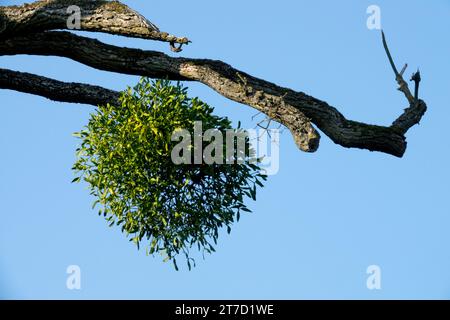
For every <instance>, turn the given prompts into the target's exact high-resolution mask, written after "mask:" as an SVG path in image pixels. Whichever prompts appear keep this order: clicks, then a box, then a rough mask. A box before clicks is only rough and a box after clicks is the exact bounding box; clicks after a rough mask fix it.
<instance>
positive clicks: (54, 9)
mask: <svg viewBox="0 0 450 320" xmlns="http://www.w3.org/2000/svg"><path fill="white" fill-rule="evenodd" d="M70 6H77V7H79V8H80V9H81V12H80V13H81V19H80V27H81V29H80V30H83V31H96V32H105V33H110V34H118V35H122V36H128V37H135V38H143V39H151V40H159V41H166V42H171V43H180V44H187V43H189V40H188V39H187V38H186V37H182V38H179V37H176V36H173V35H170V34H168V33H167V32H161V31H160V30H159V29H158V27H157V26H155V25H154V24H153V23H151V22H150V21H148V20H147V19H146V18H144V17H143V16H142V15H140V14H139V13H137V12H136V11H134V10H132V9H130V8H129V7H128V6H126V5H124V4H122V3H120V2H118V1H104V0H90V1H86V0H43V1H36V2H33V3H31V4H25V5H21V6H10V7H0V37H3V38H6V37H10V36H12V35H19V34H29V33H31V32H33V33H34V32H42V31H48V30H56V29H69V27H68V24H67V22H68V20H69V17H70V16H71V14H72V13H73V12H71V11H70V10H69V11H68V8H69V7H70Z"/></svg>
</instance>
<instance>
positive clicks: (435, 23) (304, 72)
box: [0, 0, 450, 299]
mask: <svg viewBox="0 0 450 320" xmlns="http://www.w3.org/2000/svg"><path fill="white" fill-rule="evenodd" d="M22 2H23V1H3V0H2V1H0V3H1V4H2V5H11V4H19V3H22ZM124 2H125V3H127V4H129V5H130V6H132V7H133V8H134V9H136V10H138V11H140V12H141V13H142V14H144V15H145V16H146V17H147V18H149V19H150V20H151V21H152V22H154V23H155V24H157V25H158V26H159V27H160V28H161V29H162V30H165V31H168V32H171V33H174V34H177V35H181V36H184V35H186V36H189V38H191V39H192V40H193V43H192V44H191V45H189V46H188V47H186V48H185V50H184V51H183V53H182V54H181V55H182V56H189V57H205V58H212V59H221V60H224V61H226V62H228V63H230V64H232V65H233V66H235V67H237V68H239V69H241V70H243V71H246V72H248V73H250V74H253V75H255V76H258V77H261V78H264V79H267V80H270V81H272V82H275V83H277V84H279V85H283V86H287V87H290V88H293V89H296V90H301V91H304V92H306V93H308V94H311V95H314V96H316V97H318V98H320V99H322V100H325V101H327V102H328V103H330V104H331V105H333V106H336V107H337V108H338V109H339V110H340V111H341V112H342V113H343V114H345V115H346V116H347V117H348V118H350V119H353V120H358V121H367V122H371V123H376V124H382V125H388V124H390V123H391V122H392V121H393V120H394V119H395V118H396V117H397V116H398V115H399V114H400V113H401V111H402V109H403V108H404V107H406V101H405V99H404V97H403V96H402V95H401V94H400V93H399V92H397V91H396V83H395V80H394V76H393V73H392V70H391V69H390V67H389V65H388V63H387V60H386V56H385V54H384V51H383V48H382V45H381V40H380V34H379V32H378V31H370V30H368V29H367V27H366V19H367V17H368V15H367V14H366V9H367V7H368V6H369V5H371V4H376V5H378V6H380V7H381V10H382V25H383V28H384V30H385V31H386V34H387V36H388V41H389V43H390V47H391V51H392V54H393V56H394V59H395V60H396V62H397V64H398V66H399V67H401V65H403V63H405V62H408V63H409V65H410V68H409V69H408V71H407V74H408V76H409V75H410V74H411V73H412V71H413V70H414V69H415V68H416V67H420V69H421V71H422V77H423V82H422V84H421V94H422V97H423V98H424V99H425V100H426V101H427V103H428V106H429V111H428V113H427V114H426V116H425V117H424V119H423V121H422V123H421V125H420V126H416V127H414V128H413V129H411V130H410V131H409V132H408V134H407V137H408V143H409V144H408V150H407V153H406V155H405V157H404V158H403V159H397V158H394V157H391V156H388V155H385V154H380V153H371V152H368V151H361V150H348V149H344V148H342V147H340V146H337V145H335V144H333V143H332V142H331V141H330V140H329V139H328V138H327V137H325V136H324V137H323V139H322V143H321V147H320V149H319V150H318V152H317V153H315V154H305V153H303V152H300V151H298V150H297V149H296V147H295V145H294V143H293V139H292V137H291V136H290V134H289V132H288V131H285V132H284V133H283V135H282V140H281V145H280V152H281V154H280V161H281V163H280V171H279V173H278V174H277V175H275V176H272V177H270V178H269V180H268V183H267V185H266V187H265V188H264V189H262V190H260V191H259V193H258V200H257V202H256V203H250V206H251V208H252V209H253V211H254V212H253V213H251V214H248V215H245V216H243V218H242V219H241V221H240V222H239V223H238V224H237V225H236V226H235V227H234V229H233V231H232V233H231V235H224V236H222V237H221V238H220V240H219V245H218V246H217V252H216V253H215V254H213V255H211V256H207V257H206V260H198V261H197V268H195V269H194V270H193V271H191V272H189V271H187V270H186V268H182V270H181V271H180V272H176V271H174V269H173V268H172V266H171V265H170V264H165V263H163V262H162V261H161V259H160V258H159V257H155V258H153V257H147V256H146V255H145V251H143V250H141V251H137V249H136V247H135V246H134V245H132V244H131V243H130V242H128V241H127V240H126V239H125V237H124V236H123V235H122V234H121V233H120V230H119V229H111V228H108V227H107V223H106V222H105V221H104V220H103V219H102V218H101V217H99V216H97V214H96V213H95V212H94V211H92V210H91V203H92V201H93V199H92V198H91V197H90V196H89V192H88V190H87V189H86V186H85V185H81V184H71V183H70V181H71V180H72V179H73V174H72V171H71V167H72V164H73V162H74V160H75V154H74V152H75V148H76V146H77V143H78V141H77V139H76V138H74V137H72V135H71V134H72V133H73V132H75V131H78V130H79V129H80V128H82V127H83V126H84V125H85V124H86V123H87V121H88V118H89V113H90V112H91V111H93V110H94V108H93V107H91V106H84V105H73V104H62V103H54V102H50V101H48V100H45V99H43V98H40V97H35V96H31V95H26V94H22V93H18V92H13V91H6V90H1V91H0V99H1V100H0V101H1V106H2V108H1V110H2V115H1V120H0V121H1V125H0V146H1V157H0V199H1V205H0V218H1V222H0V298H14V299H23V298H26V299H29V298H40V299H50V298H51V299H54V298H56V299H91V298H100V299H107V298H114V299H115V298H121V299H250V298H254V299H266V298H267V299H311V298H324V299H347V298H356V299H393V298H399V299H407V298H425V299H431V298H437V299H448V298H450V272H449V270H450V248H449V244H450V233H449V228H450V209H449V203H448V199H449V181H450V170H449V167H448V165H449V163H450V162H449V161H450V149H449V147H450V143H449V139H448V137H449V133H448V121H449V118H450V105H449V101H450V90H449V89H450V87H449V74H450V63H449V57H450V42H449V41H448V39H447V35H448V34H449V31H450V19H449V15H450V1H448V0H433V1H419V0H408V1H406V0H401V1H400V0H398V1H387V0H383V1H381V0H378V1H362V0H352V1H351V0H347V1H339V2H338V1H331V0H329V1H325V0H316V1H294V0H290V1H288V0H280V1H241V0H239V1H238V0H229V1H226V2H216V1H206V0H199V1H180V0H177V1H174V0H172V1H124ZM92 36H95V37H98V38H99V39H101V40H103V41H105V42H108V43H115V44H118V45H124V46H130V47H139V48H143V49H152V50H153V49H155V50H160V51H164V52H166V53H167V52H169V50H168V45H167V44H160V43H155V42H152V41H144V40H135V39H123V38H119V37H114V36H107V35H99V34H95V35H92ZM170 54H172V53H170ZM174 55H175V54H174ZM0 66H1V67H3V68H10V69H14V70H20V71H27V72H33V73H36V74H40V75H44V76H49V77H54V78H56V79H60V80H64V81H79V82H89V83H92V84H99V85H103V86H105V87H109V88H113V89H117V90H122V89H124V88H125V87H126V86H127V85H134V84H135V83H136V82H137V80H138V77H134V76H125V75H117V74H112V73H107V72H102V71H96V70H93V69H90V68H88V67H85V66H82V65H80V64H78V63H75V62H72V61H70V60H68V59H62V58H54V57H31V56H17V57H0ZM189 87H190V89H191V90H190V92H191V95H192V96H199V97H201V98H202V99H203V100H204V101H206V102H208V103H209V104H211V105H212V106H215V107H216V112H217V113H218V114H220V115H226V116H229V117H230V118H231V119H233V121H235V122H236V123H237V121H238V120H241V121H242V122H243V126H244V127H247V128H253V127H254V126H255V125H256V122H257V121H256V120H255V121H252V120H251V117H252V115H254V114H255V111H254V110H253V109H251V108H249V107H246V106H242V105H238V104H236V103H234V102H231V101H229V100H227V99H225V98H223V97H221V96H219V95H217V94H216V93H215V92H213V91H212V90H211V89H209V88H207V87H205V86H203V85H200V84H194V83H192V84H189ZM73 264H75V265H79V266H80V267H81V271H82V279H81V280H82V284H81V285H82V289H81V290H79V291H77V290H73V291H71V290H68V289H67V288H66V278H67V274H66V268H67V266H69V265H73ZM373 264H375V265H379V266H380V267H381V271H382V280H381V281H382V289H381V290H375V291H371V290H368V289H367V287H366V279H367V274H366V268H367V267H368V266H369V265H373Z"/></svg>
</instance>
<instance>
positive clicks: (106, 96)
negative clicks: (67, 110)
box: [0, 69, 120, 106]
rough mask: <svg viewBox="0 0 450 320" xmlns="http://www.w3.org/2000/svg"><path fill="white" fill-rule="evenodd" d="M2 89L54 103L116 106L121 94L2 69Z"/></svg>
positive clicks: (0, 75) (0, 74) (0, 84)
mask: <svg viewBox="0 0 450 320" xmlns="http://www.w3.org/2000/svg"><path fill="white" fill-rule="evenodd" d="M0 88H2V89H10V90H15V91H19V92H24V93H30V94H34V95H39V96H41V97H45V98H48V99H50V100H53V101H59V102H70V103H83V104H89V105H94V106H97V105H104V104H107V103H111V104H113V105H116V104H117V103H118V101H119V96H120V93H119V92H116V91H113V90H109V89H105V88H102V87H98V86H92V85H88V84H82V83H66V82H61V81H57V80H53V79H49V78H46V77H41V76H37V75H34V74H31V73H24V72H18V71H12V70H7V69H0Z"/></svg>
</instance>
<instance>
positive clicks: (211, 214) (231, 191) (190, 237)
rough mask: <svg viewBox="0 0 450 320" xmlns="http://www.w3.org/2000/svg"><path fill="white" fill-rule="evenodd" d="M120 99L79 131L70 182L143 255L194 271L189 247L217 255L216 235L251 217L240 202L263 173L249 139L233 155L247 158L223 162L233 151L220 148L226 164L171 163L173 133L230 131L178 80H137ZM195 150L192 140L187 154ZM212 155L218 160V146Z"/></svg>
mask: <svg viewBox="0 0 450 320" xmlns="http://www.w3.org/2000/svg"><path fill="white" fill-rule="evenodd" d="M119 101H120V105H118V106H116V105H114V106H113V105H110V104H107V105H104V106H99V107H98V108H97V110H96V112H95V113H94V114H92V115H91V118H90V120H89V123H88V125H87V126H86V127H85V128H84V130H82V131H81V132H79V133H76V136H77V137H79V138H80V139H81V145H80V147H79V148H78V149H77V161H76V163H75V165H74V168H73V169H74V170H75V172H76V173H77V175H78V176H77V178H75V180H74V181H81V180H84V181H85V182H87V183H88V185H89V188H90V191H91V194H92V195H93V196H94V197H95V198H96V201H95V203H94V206H97V205H98V206H99V207H100V209H99V214H100V215H103V216H104V217H105V218H106V220H107V221H108V222H109V225H110V226H113V225H117V226H120V227H121V228H122V231H123V232H124V233H125V234H126V235H127V236H128V237H129V238H130V241H133V242H135V243H136V244H137V246H138V247H139V246H140V245H142V243H143V242H145V246H146V248H147V252H148V254H154V253H157V252H158V253H161V254H162V255H163V256H164V258H165V261H168V260H172V261H173V263H174V266H175V268H176V269H178V267H177V263H176V256H177V255H178V254H180V253H182V254H184V255H185V257H186V259H187V264H188V266H189V268H191V262H193V261H194V260H193V259H192V257H190V255H189V250H190V249H191V248H192V247H197V248H198V249H199V250H200V251H201V252H202V253H205V252H207V253H211V252H212V251H214V247H213V244H212V242H214V244H217V239H218V235H219V230H220V229H221V228H225V227H226V229H227V232H228V233H229V232H230V231H231V225H232V224H233V222H235V221H238V220H239V217H240V214H241V212H250V210H249V209H248V208H247V206H246V205H245V204H244V200H245V198H251V199H253V200H255V199H256V186H257V185H259V186H262V182H261V181H262V180H265V179H266V176H265V175H264V174H261V173H260V168H259V166H258V163H256V164H255V162H254V161H251V160H252V159H253V158H254V152H253V150H252V149H251V148H250V146H249V140H248V137H246V138H245V144H246V149H245V150H246V151H245V153H243V154H242V153H241V154H237V152H236V153H234V154H233V155H232V156H233V157H234V159H236V160H237V159H240V160H244V161H239V162H238V163H234V164H226V161H225V160H227V159H225V158H226V157H228V160H229V157H230V154H229V153H227V152H225V143H224V144H223V145H222V146H221V148H223V150H224V152H223V158H224V161H223V164H220V163H211V164H205V163H204V162H202V163H196V162H195V161H194V156H193V155H189V154H188V156H186V155H184V159H185V160H187V161H184V163H178V162H177V161H173V150H174V147H176V146H177V145H178V144H179V141H173V140H174V139H173V134H174V132H177V131H179V130H184V131H185V132H189V133H191V134H194V131H195V130H194V124H195V123H196V122H198V121H201V123H202V127H203V128H202V129H203V130H208V129H214V130H216V131H219V132H220V133H222V134H223V136H225V134H226V133H225V131H227V130H230V129H232V127H231V122H230V121H229V120H228V119H227V118H221V117H218V116H215V115H214V114H213V108H211V107H210V106H208V105H207V104H206V103H204V102H202V101H200V100H199V99H197V98H193V99H192V98H189V97H188V96H187V89H186V88H185V87H183V86H182V85H180V84H179V83H178V84H176V85H173V84H172V83H171V82H169V81H165V80H159V81H153V82H150V81H149V80H148V79H146V78H142V79H141V81H140V82H139V84H138V85H137V86H136V87H134V88H133V89H131V88H129V89H128V90H127V91H125V92H123V93H122V94H121V97H120V99H119ZM238 131H242V130H240V129H239V130H238ZM224 140H225V139H224ZM216 142H217V141H216ZM233 146H236V142H235V140H234V139H233ZM195 148H196V147H195V145H194V143H193V142H192V143H191V144H190V145H189V150H190V151H196V149H195ZM227 150H228V149H227ZM185 151H186V150H185ZM197 151H198V150H197ZM215 153H216V154H215V156H217V155H218V154H219V155H220V156H221V157H222V155H221V153H222V152H220V153H218V152H217V149H216V150H215ZM192 154H194V152H192ZM213 155H214V154H213Z"/></svg>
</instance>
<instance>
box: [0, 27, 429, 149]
mask: <svg viewBox="0 0 450 320" xmlns="http://www.w3.org/2000/svg"><path fill="white" fill-rule="evenodd" d="M15 54H34V55H53V56H61V57H67V58H70V59H73V60H75V61H78V62H80V63H83V64H85V65H88V66H91V67H93V68H96V69H100V70H107V71H112V72H118V73H127V74H133V75H143V76H149V77H152V78H169V79H171V80H192V81H199V82H202V83H204V84H206V85H208V86H209V87H211V88H212V89H214V90H216V91H217V92H218V93H220V94H222V95H223V96H225V97H227V98H229V99H232V100H234V101H237V102H240V103H243V104H246V105H250V106H252V107H254V108H255V109H257V110H259V111H261V112H263V113H265V114H267V115H268V116H269V117H270V118H272V119H274V120H276V121H278V122H280V123H282V124H284V125H285V126H287V127H288V128H289V129H290V130H291V132H292V133H293V135H294V137H296V143H297V145H299V147H300V148H301V149H302V150H305V151H315V150H316V149H317V146H318V142H319V135H318V134H317V133H316V132H315V130H314V128H313V127H311V126H310V123H309V120H311V121H312V122H313V123H314V124H315V125H317V126H318V128H319V129H321V130H322V131H323V132H324V133H325V134H326V135H327V136H329V137H330V138H331V139H332V140H333V141H334V142H335V143H337V144H340V145H342V146H344V147H349V148H361V149H368V150H371V151H380V152H385V153H388V154H392V155H395V156H398V157H401V156H402V155H403V154H404V152H405V150H406V141H405V137H404V133H405V132H406V131H405V130H403V129H401V128H400V127H399V126H398V125H393V126H391V127H384V126H376V125H370V124H365V123H361V122H355V121H351V120H347V119H346V118H345V117H344V116H343V115H342V114H341V113H340V112H339V111H338V110H337V109H335V108H333V107H331V106H329V105H328V104H327V103H326V102H323V101H321V100H318V99H316V98H313V97H311V96H308V95H306V94H305V93H303V92H295V91H293V90H290V89H286V88H282V87H279V86H277V85H275V84H272V83H270V82H267V81H265V80H261V79H258V78H255V77H253V76H250V75H248V74H246V73H244V72H241V71H239V70H236V69H234V68H232V67H231V66H230V65H228V64H226V63H223V62H221V61H214V60H206V59H188V58H172V57H169V56H167V55H165V54H162V53H160V52H155V51H143V50H138V49H128V48H120V47H116V46H111V45H107V44H104V43H101V42H99V41H97V40H93V39H89V38H85V37H80V36H76V35H73V34H70V33H67V32H45V33H39V34H34V35H30V36H21V37H14V38H11V39H6V40H5V41H4V42H3V43H0V55H15ZM420 104H423V106H425V103H424V102H423V101H421V100H420V101H419V105H420ZM407 110H408V109H407ZM407 114H408V112H405V114H404V115H402V116H401V117H400V118H399V120H401V119H402V118H410V117H408V116H405V115H407ZM414 114H416V113H415V112H414ZM399 120H397V122H398V121H399ZM397 122H394V124H395V123H397Z"/></svg>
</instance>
